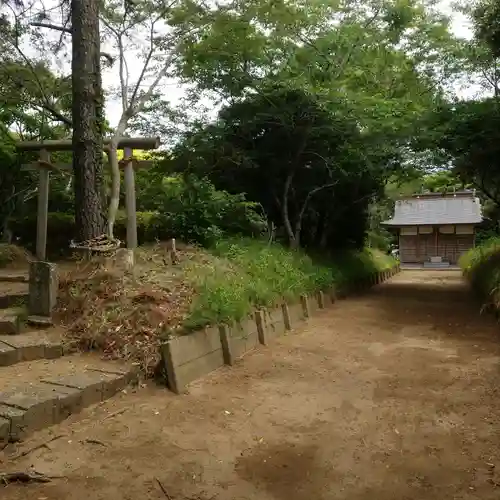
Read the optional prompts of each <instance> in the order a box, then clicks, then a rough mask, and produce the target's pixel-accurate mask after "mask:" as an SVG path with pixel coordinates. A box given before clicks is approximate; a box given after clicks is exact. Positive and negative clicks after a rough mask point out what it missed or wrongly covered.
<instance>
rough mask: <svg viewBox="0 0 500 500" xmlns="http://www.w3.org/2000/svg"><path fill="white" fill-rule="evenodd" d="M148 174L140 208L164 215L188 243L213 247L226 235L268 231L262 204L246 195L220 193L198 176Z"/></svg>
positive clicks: (178, 234) (251, 234) (220, 191)
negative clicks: (250, 199) (261, 211)
mask: <svg viewBox="0 0 500 500" xmlns="http://www.w3.org/2000/svg"><path fill="white" fill-rule="evenodd" d="M147 175H148V177H146V178H144V179H141V183H140V188H139V189H138V193H139V194H138V206H139V207H141V208H142V209H145V210H151V211H154V212H157V213H160V214H163V216H164V217H165V220H166V222H165V224H166V225H167V226H168V227H169V228H170V229H171V230H172V232H173V233H174V235H175V236H176V237H177V238H179V239H181V240H183V241H185V242H188V243H199V244H201V245H204V246H209V245H211V244H213V243H215V242H216V241H218V240H220V239H221V238H223V237H226V236H235V235H240V236H259V235H260V234H262V231H263V230H264V229H265V228H266V222H265V220H264V218H263V217H262V215H261V213H260V209H259V208H260V207H259V205H258V204H257V203H252V202H248V201H246V199H245V196H244V195H243V194H230V193H228V192H226V191H222V190H217V189H215V187H214V186H213V184H212V183H211V182H210V181H209V180H208V179H205V178H198V177H196V176H194V175H185V176H181V175H173V176H158V174H157V173H156V174H155V173H154V172H152V173H151V172H150V173H148V174H147Z"/></svg>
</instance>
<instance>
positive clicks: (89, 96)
mask: <svg viewBox="0 0 500 500" xmlns="http://www.w3.org/2000/svg"><path fill="white" fill-rule="evenodd" d="M71 22H72V34H73V60H72V85H73V169H74V174H75V183H74V187H75V221H76V226H77V230H78V240H79V241H84V240H88V239H91V238H95V237H96V236H101V235H103V234H105V225H106V219H105V216H104V200H103V188H104V180H103V137H102V135H103V96H102V85H101V66H100V60H99V54H100V39H99V1H98V0H72V1H71Z"/></svg>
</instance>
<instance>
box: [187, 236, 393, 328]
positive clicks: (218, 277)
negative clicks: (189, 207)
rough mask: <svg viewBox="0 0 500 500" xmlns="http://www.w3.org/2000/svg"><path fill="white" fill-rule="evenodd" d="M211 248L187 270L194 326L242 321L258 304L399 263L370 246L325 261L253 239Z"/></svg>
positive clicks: (342, 283) (191, 325)
mask: <svg viewBox="0 0 500 500" xmlns="http://www.w3.org/2000/svg"><path fill="white" fill-rule="evenodd" d="M210 251H211V254H212V259H211V260H208V261H204V262H202V263H193V264H192V265H191V266H190V267H189V268H188V269H187V277H188V280H189V281H190V282H191V283H192V285H193V286H194V288H195V291H196V295H195V298H194V301H193V303H192V305H191V311H190V314H189V317H188V318H187V320H186V322H185V327H186V328H187V329H188V330H194V329H197V328H200V327H203V326H205V325H207V324H218V323H223V322H232V321H239V320H241V319H243V318H244V317H245V316H247V315H248V314H249V313H250V312H251V310H252V309H253V308H254V307H256V306H257V307H271V306H275V305H276V304H277V303H278V302H279V301H280V300H282V299H283V298H285V299H286V300H288V301H294V300H298V298H299V296H300V295H301V294H304V293H312V292H315V291H317V290H321V289H326V288H327V287H330V286H333V285H335V286H336V287H338V288H343V287H346V286H348V285H350V284H352V283H353V281H357V280H361V279H364V278H367V277H368V276H369V275H370V274H372V273H374V272H375V271H376V270H382V269H387V268H390V267H391V266H393V265H394V260H393V259H391V258H390V257H389V256H385V255H382V254H380V253H379V252H373V251H369V250H364V251H361V252H349V253H344V254H341V255H338V256H337V257H336V258H335V259H334V260H333V261H330V260H328V261H325V260H322V259H312V258H311V257H309V256H307V255H306V254H305V253H303V252H302V251H298V250H295V251H294V250H289V249H286V248H285V247H283V246H281V245H278V244H272V245H269V244H266V243H265V242H263V241H259V240H250V239H229V240H222V241H220V242H218V243H217V244H216V245H214V246H213V247H212V248H211V249H210Z"/></svg>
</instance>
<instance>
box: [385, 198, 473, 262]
mask: <svg viewBox="0 0 500 500" xmlns="http://www.w3.org/2000/svg"><path fill="white" fill-rule="evenodd" d="M482 221H483V216H482V211H481V204H480V201H479V198H477V197H476V194H475V192H474V191H459V192H456V193H444V194H443V193H425V194H415V195H413V196H410V197H406V198H402V199H399V200H397V201H396V205H395V208H394V217H393V218H392V219H390V220H388V221H385V222H384V223H383V225H384V226H386V227H387V228H388V229H392V230H395V231H397V234H398V237H399V258H400V260H401V263H402V264H423V265H429V264H430V265H437V266H439V267H441V266H447V265H456V264H457V263H458V259H459V258H460V256H461V255H462V254H463V253H465V252H467V250H469V249H470V248H472V247H474V242H475V233H476V228H477V226H478V225H479V224H480V223H481V222H482Z"/></svg>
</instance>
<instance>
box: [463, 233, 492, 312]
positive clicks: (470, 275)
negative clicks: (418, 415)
mask: <svg viewBox="0 0 500 500" xmlns="http://www.w3.org/2000/svg"><path fill="white" fill-rule="evenodd" d="M460 267H461V268H462V270H463V272H464V275H465V277H466V278H467V280H468V281H469V282H470V284H471V286H472V288H473V290H474V291H475V292H476V294H477V295H478V296H479V297H480V298H481V299H482V300H483V302H484V305H485V306H486V307H494V308H495V309H498V308H500V238H498V237H495V238H490V239H488V240H486V241H484V242H483V243H482V244H481V245H478V246H476V247H475V248H473V249H471V250H469V251H468V252H467V253H466V254H465V255H463V256H462V258H461V259H460Z"/></svg>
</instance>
